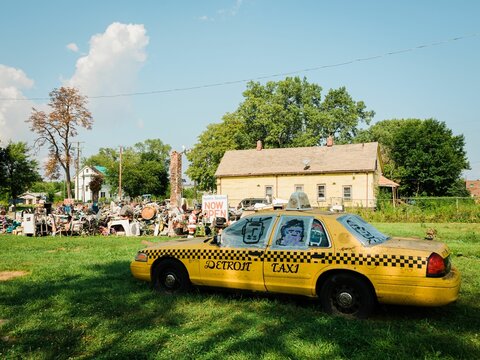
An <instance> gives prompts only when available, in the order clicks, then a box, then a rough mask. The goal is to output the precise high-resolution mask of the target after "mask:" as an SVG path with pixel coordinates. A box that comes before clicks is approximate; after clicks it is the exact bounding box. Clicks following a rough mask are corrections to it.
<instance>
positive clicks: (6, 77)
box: [0, 64, 34, 146]
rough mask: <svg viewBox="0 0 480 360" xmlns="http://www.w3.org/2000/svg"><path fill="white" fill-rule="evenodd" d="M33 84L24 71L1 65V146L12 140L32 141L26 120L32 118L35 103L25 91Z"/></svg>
mask: <svg viewBox="0 0 480 360" xmlns="http://www.w3.org/2000/svg"><path fill="white" fill-rule="evenodd" d="M33 84H34V82H33V80H32V79H30V78H29V77H28V76H27V75H26V74H25V72H24V71H23V70H21V69H16V68H13V67H9V66H6V65H2V64H0V99H1V100H0V141H1V143H0V146H3V145H5V143H8V141H10V140H11V141H14V142H18V141H28V140H31V138H32V136H31V134H30V133H29V129H28V126H27V124H26V123H25V120H27V119H28V117H29V116H30V112H31V108H32V106H33V103H32V102H31V101H29V100H27V99H26V97H25V96H24V95H23V90H25V89H30V88H31V87H32V86H33Z"/></svg>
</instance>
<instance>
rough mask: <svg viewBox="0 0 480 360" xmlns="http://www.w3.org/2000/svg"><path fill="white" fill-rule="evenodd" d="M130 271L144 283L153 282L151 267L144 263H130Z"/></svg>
mask: <svg viewBox="0 0 480 360" xmlns="http://www.w3.org/2000/svg"><path fill="white" fill-rule="evenodd" d="M130 271H131V272H132V275H133V277H134V278H136V279H139V280H144V281H151V276H150V265H149V264H148V263H146V262H142V261H135V260H134V261H132V262H131V263H130Z"/></svg>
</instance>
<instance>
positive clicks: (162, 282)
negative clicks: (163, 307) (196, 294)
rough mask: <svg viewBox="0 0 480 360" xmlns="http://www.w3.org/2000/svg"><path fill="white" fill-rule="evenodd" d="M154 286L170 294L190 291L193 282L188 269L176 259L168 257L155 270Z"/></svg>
mask: <svg viewBox="0 0 480 360" xmlns="http://www.w3.org/2000/svg"><path fill="white" fill-rule="evenodd" d="M153 287H154V288H155V290H157V291H163V292H166V293H168V294H174V293H183V292H186V291H188V290H189V289H190V287H191V283H190V278H189V276H188V272H187V269H185V266H183V264H182V263H180V262H178V261H175V260H171V259H167V260H164V261H162V262H160V263H159V264H158V265H157V266H156V267H155V269H154V271H153Z"/></svg>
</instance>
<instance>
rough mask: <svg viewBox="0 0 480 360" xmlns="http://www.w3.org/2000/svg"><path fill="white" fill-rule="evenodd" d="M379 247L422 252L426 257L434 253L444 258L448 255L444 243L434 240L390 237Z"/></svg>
mask: <svg viewBox="0 0 480 360" xmlns="http://www.w3.org/2000/svg"><path fill="white" fill-rule="evenodd" d="M380 247H382V248H385V249H405V250H414V251H424V252H425V253H427V255H430V253H432V252H435V253H437V254H439V255H441V256H442V257H444V258H445V257H447V256H448V255H449V254H450V251H449V249H448V247H447V246H446V245H445V244H444V243H442V242H438V241H434V240H423V239H418V238H402V237H392V238H390V239H388V240H387V241H385V242H384V243H383V244H381V245H380Z"/></svg>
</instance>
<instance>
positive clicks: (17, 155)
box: [0, 142, 41, 200]
mask: <svg viewBox="0 0 480 360" xmlns="http://www.w3.org/2000/svg"><path fill="white" fill-rule="evenodd" d="M29 152H30V151H29V148H28V146H27V144H26V143H24V142H18V143H13V142H10V143H9V144H8V145H7V147H6V148H4V149H1V148H0V173H1V175H0V176H1V181H0V192H1V193H2V195H3V196H2V197H3V198H6V199H8V198H11V199H13V200H15V199H16V198H17V197H18V196H19V195H21V194H22V193H24V192H25V191H26V190H28V188H29V187H30V186H31V185H32V184H34V183H35V182H36V181H40V180H41V177H40V175H39V173H38V163H37V161H35V160H33V159H31V158H30V154H29Z"/></svg>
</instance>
